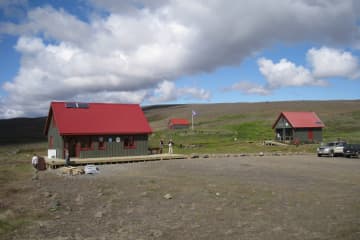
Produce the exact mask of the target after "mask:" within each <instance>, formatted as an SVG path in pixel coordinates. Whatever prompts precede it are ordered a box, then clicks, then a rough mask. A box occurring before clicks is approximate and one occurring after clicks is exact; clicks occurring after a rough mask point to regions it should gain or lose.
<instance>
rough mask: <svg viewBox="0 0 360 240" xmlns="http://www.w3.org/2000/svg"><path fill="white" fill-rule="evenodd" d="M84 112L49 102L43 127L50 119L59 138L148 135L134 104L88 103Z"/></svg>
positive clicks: (143, 116) (138, 109)
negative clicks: (65, 136) (71, 136)
mask: <svg viewBox="0 0 360 240" xmlns="http://www.w3.org/2000/svg"><path fill="white" fill-rule="evenodd" d="M85 106H86V107H84V108H77V107H67V103H66V102H52V103H51V105H50V110H49V115H48V119H47V121H46V126H45V134H47V131H48V129H49V124H50V120H51V117H52V116H53V117H54V120H55V123H56V126H57V128H58V130H59V132H60V135H103V134H149V133H151V132H152V130H151V128H150V126H149V123H148V121H147V119H146V117H145V115H144V113H143V111H142V109H141V108H140V106H139V105H138V104H114V103H88V104H85Z"/></svg>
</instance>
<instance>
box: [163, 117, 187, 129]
mask: <svg viewBox="0 0 360 240" xmlns="http://www.w3.org/2000/svg"><path fill="white" fill-rule="evenodd" d="M189 126H190V123H189V121H188V120H187V119H183V118H172V119H170V120H169V122H168V128H169V129H187V128H189Z"/></svg>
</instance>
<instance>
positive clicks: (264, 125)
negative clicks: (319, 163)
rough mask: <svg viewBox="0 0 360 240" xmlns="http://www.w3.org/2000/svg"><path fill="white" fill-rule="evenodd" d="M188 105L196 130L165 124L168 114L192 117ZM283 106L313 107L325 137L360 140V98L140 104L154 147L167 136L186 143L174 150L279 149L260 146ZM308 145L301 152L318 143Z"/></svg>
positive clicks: (294, 108) (290, 108) (285, 108)
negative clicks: (194, 112) (154, 106)
mask: <svg viewBox="0 0 360 240" xmlns="http://www.w3.org/2000/svg"><path fill="white" fill-rule="evenodd" d="M192 110H195V111H196V112H197V115H196V116H195V120H194V131H191V130H181V131H179V130H177V131H171V130H167V129H166V127H167V122H168V120H169V119H170V118H186V119H188V120H190V121H191V112H192ZM282 111H314V112H316V113H317V114H318V116H319V117H320V118H321V119H322V120H323V122H324V123H325V125H326V127H325V129H324V131H323V137H324V141H331V140H335V139H338V138H341V139H346V140H347V141H349V142H360V101H359V100H353V101H292V102H261V103H220V104H191V105H173V106H171V105H170V106H169V105H167V106H164V107H161V106H157V107H156V108H144V112H145V114H146V116H147V117H148V120H149V122H150V124H151V126H152V128H153V130H154V132H155V134H153V136H151V138H150V144H151V145H152V146H157V144H158V141H159V140H160V138H163V139H165V141H166V140H167V139H170V138H171V139H173V140H174V142H175V143H177V146H179V145H180V144H181V145H182V146H185V147H184V148H183V149H178V151H180V152H185V153H186V152H194V151H200V152H209V153H211V152H241V151H242V150H243V151H246V152H248V151H261V150H264V151H269V150H270V151H277V150H278V148H270V149H269V148H266V149H264V147H261V146H260V145H261V144H260V143H261V142H262V141H263V140H266V139H272V138H274V132H273V130H272V124H273V123H274V121H275V120H276V117H277V116H278V115H279V114H280V112H282ZM235 139H236V141H235ZM249 144H250V146H249ZM309 147H310V148H312V149H305V151H307V150H309V151H313V148H315V147H316V146H307V147H305V148H309ZM290 148H291V147H290ZM290 150H291V149H290Z"/></svg>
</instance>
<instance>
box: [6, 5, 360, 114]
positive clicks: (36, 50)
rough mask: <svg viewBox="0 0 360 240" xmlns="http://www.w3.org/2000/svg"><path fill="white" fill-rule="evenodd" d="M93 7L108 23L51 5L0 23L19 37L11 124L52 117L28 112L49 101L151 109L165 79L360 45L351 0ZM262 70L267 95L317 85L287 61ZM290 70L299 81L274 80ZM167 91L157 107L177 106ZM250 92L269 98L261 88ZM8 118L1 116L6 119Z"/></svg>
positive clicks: (197, 95) (9, 86) (10, 89)
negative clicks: (275, 54)
mask: <svg viewBox="0 0 360 240" xmlns="http://www.w3.org/2000/svg"><path fill="white" fill-rule="evenodd" d="M91 3H93V4H94V5H96V7H99V8H102V9H105V11H106V14H101V13H103V11H100V12H96V11H95V12H91V13H90V14H89V15H88V16H86V17H87V18H85V19H87V20H86V21H84V20H82V19H84V18H82V19H80V18H79V17H77V16H74V15H72V14H70V13H69V12H67V11H66V10H64V9H55V8H53V7H51V6H46V7H37V8H33V9H29V10H28V13H27V18H24V19H22V21H17V22H18V23H11V22H10V23H0V34H12V35H15V36H18V37H19V40H18V43H17V46H16V49H17V51H18V52H19V54H20V56H21V65H20V69H19V71H18V74H17V75H16V77H14V79H12V80H11V81H9V82H7V83H5V84H4V85H3V88H4V89H5V91H7V95H8V98H7V99H6V100H5V101H6V104H5V105H6V106H7V108H9V109H15V108H16V109H17V111H14V115H13V116H14V117H15V116H20V115H29V114H33V113H34V112H36V113H38V112H39V111H42V112H43V114H46V112H47V107H43V108H42V109H41V110H39V111H35V110H34V109H33V108H31V107H29V105H28V104H27V103H31V104H32V105H33V106H40V105H41V106H42V104H43V103H47V104H48V103H49V101H50V100H52V99H76V98H85V96H88V100H89V101H97V99H99V100H102V98H101V96H102V95H101V94H99V93H114V94H107V96H108V97H107V98H106V99H108V100H110V99H111V98H112V97H113V100H114V101H118V100H119V98H118V96H119V94H118V93H121V94H120V95H122V94H125V95H128V94H130V93H134V94H133V95H134V96H133V98H130V99H135V100H136V101H137V100H142V101H147V100H150V98H151V99H154V98H153V97H154V96H153V95H152V94H150V95H149V94H144V92H147V93H148V91H150V92H151V90H154V89H156V88H157V86H158V84H160V83H162V82H163V81H164V79H167V80H168V81H170V82H171V83H174V81H175V80H176V79H177V78H179V77H181V76H185V75H186V76H189V75H192V74H197V73H203V72H207V71H213V70H215V69H216V68H219V67H222V66H226V65H233V64H239V63H240V62H241V61H242V60H243V59H244V58H245V57H247V56H249V54H252V53H254V52H256V51H259V50H261V49H264V48H266V47H268V46H271V45H272V44H273V43H274V42H276V41H281V42H285V43H297V42H302V41H315V42H320V43H322V42H326V43H330V44H331V43H336V44H337V43H344V44H352V43H354V42H355V41H356V40H358V39H359V38H358V37H359V36H360V33H359V32H360V31H359V27H358V25H357V19H358V18H359V11H357V9H358V8H356V7H355V8H354V4H353V1H351V0H348V1H345V0H344V1H320V0H319V1H308V0H298V1H293V0H279V1H276V4H274V2H273V1H262V0H253V1H237V0H236V1H235V0H234V1H230V0H229V1H220V0H219V1H216V0H215V1H193V0H181V1H180V0H173V1H170V0H169V1H166V0H156V1H146V0H139V1H130V0H129V1H121V2H120V3H119V1H113V0H105V1H98V0H91V1H90V4H91ZM89 9H91V8H89ZM263 64H264V66H262V68H263V71H264V73H263V74H264V76H266V77H267V78H269V86H268V87H270V88H272V87H278V86H300V85H303V84H310V83H309V81H310V80H311V77H309V76H308V73H306V70H305V69H301V67H297V66H290V65H291V64H290V63H289V62H281V63H279V64H274V63H272V62H266V61H264V62H263ZM283 65H284V66H283ZM285 65H286V66H287V68H288V70H287V71H286V73H288V76H289V77H294V78H293V79H283V78H281V77H280V76H279V73H277V72H278V71H280V66H283V67H285ZM291 72H292V74H291ZM315 80H316V79H315ZM315 83H316V84H322V82H321V81H318V80H316V81H315ZM243 88H245V87H244V86H243ZM251 89H253V90H251ZM159 90H160V88H159ZM161 91H164V92H161V94H160V95H161V96H162V97H161V98H159V99H158V100H159V101H168V100H167V99H171V96H170V95H166V91H165V90H161ZM181 91H183V93H185V95H186V96H187V97H188V98H194V99H208V98H209V97H210V95H209V93H208V92H207V91H205V90H198V89H195V88H183V89H182V90H181ZM248 91H255V92H256V91H258V92H259V93H261V92H263V93H264V90H261V88H258V90H256V86H255V87H248ZM155 92H156V91H155ZM177 92H179V89H177ZM163 93H164V94H163ZM120 99H122V98H120ZM84 100H86V99H84ZM43 105H44V106H45V105H46V104H43ZM5 112H7V110H0V117H4V116H5ZM10 112H11V111H10ZM19 113H21V114H19ZM6 116H10V115H9V114H7V115H6Z"/></svg>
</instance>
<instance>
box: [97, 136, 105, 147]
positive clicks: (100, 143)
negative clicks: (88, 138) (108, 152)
mask: <svg viewBox="0 0 360 240" xmlns="http://www.w3.org/2000/svg"><path fill="white" fill-rule="evenodd" d="M98 148H99V150H104V149H105V142H104V138H103V137H99V147H98Z"/></svg>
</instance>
